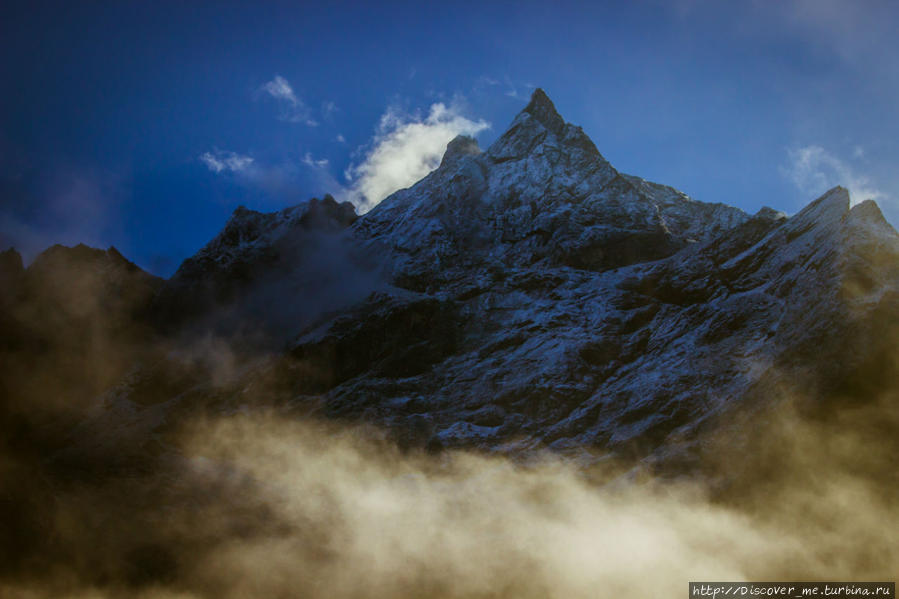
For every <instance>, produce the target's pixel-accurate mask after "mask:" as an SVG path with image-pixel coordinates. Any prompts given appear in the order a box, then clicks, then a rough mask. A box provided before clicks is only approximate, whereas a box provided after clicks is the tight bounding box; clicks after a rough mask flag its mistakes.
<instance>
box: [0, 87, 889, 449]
mask: <svg viewBox="0 0 899 599" xmlns="http://www.w3.org/2000/svg"><path fill="white" fill-rule="evenodd" d="M7 263H8V264H7ZM36 266H38V265H37V263H36V264H35V265H34V266H32V267H31V268H35V267H36ZM20 270H21V269H20V268H18V267H17V266H16V264H15V259H14V257H13V258H8V257H4V259H3V273H4V274H3V276H4V277H13V278H15V277H18V276H20V275H19V274H16V273H18V272H19V271H20ZM29 270H30V269H29ZM7 273H12V274H7ZM235 306H236V307H237V308H235ZM285 306H292V309H286V308H285ZM225 308H227V310H225ZM154 310H155V318H156V321H157V322H160V321H162V322H164V323H165V324H166V325H167V327H164V329H165V330H170V329H171V327H172V326H174V325H177V326H179V327H184V326H194V325H196V323H198V322H204V323H206V324H209V323H212V325H215V324H216V323H219V324H220V323H221V322H223V321H225V320H227V319H228V318H237V319H238V320H240V321H241V322H252V323H254V324H253V326H254V327H256V326H257V325H258V326H263V325H265V324H266V323H268V325H269V326H270V328H272V329H275V330H277V332H278V333H279V334H280V335H281V337H279V339H280V340H281V341H282V342H284V341H288V342H287V343H286V351H278V352H274V353H271V354H268V356H267V357H266V358H265V359H264V360H262V361H261V362H259V361H255V362H250V361H247V362H245V363H243V366H242V367H241V368H233V369H231V372H230V378H229V379H228V382H226V383H223V382H222V381H221V380H219V379H216V380H215V381H213V380H212V378H214V377H212V376H211V375H209V372H208V371H203V372H205V374H203V373H200V374H197V373H194V374H192V375H190V376H185V378H184V380H183V381H182V382H177V383H172V385H170V386H168V387H165V388H166V389H168V390H167V391H166V393H167V394H168V395H166V396H165V397H164V398H158V399H156V400H152V401H147V400H146V397H144V396H145V395H147V393H145V392H144V391H141V390H140V384H138V383H135V382H134V380H139V379H140V377H138V379H133V380H131V381H130V382H128V383H127V384H123V385H122V386H120V387H119V388H117V389H114V390H113V391H111V392H110V395H109V396H108V398H112V399H108V401H107V405H108V406H109V410H110V411H109V412H108V413H106V415H105V416H103V415H101V416H97V418H98V420H97V422H98V423H99V422H102V423H105V424H104V425H103V426H104V427H106V426H107V425H108V423H109V418H110V416H109V415H110V414H127V415H128V419H129V421H134V422H136V421H140V420H141V414H142V413H143V412H142V410H143V409H144V408H140V407H139V406H140V405H147V404H153V405H152V407H147V408H146V410H147V412H146V413H147V414H148V415H147V417H146V418H147V419H150V420H152V422H158V423H165V422H171V421H174V420H176V419H175V418H174V416H173V414H174V413H175V412H177V411H178V410H189V409H191V408H190V406H191V405H192V402H193V403H196V404H198V405H203V406H204V408H203V409H215V410H220V411H221V410H224V411H227V410H230V409H236V406H240V405H244V404H247V403H248V402H254V401H255V402H260V401H262V402H265V403H267V404H268V403H272V404H276V405H279V406H281V407H282V408H284V409H287V410H288V411H290V410H295V411H298V412H303V413H309V412H311V413H315V414H319V415H324V416H328V417H336V418H346V419H353V420H355V419H365V420H368V421H372V422H375V423H377V424H379V425H383V426H385V427H387V428H388V429H390V430H392V431H394V432H395V434H396V436H397V438H398V439H400V440H401V441H402V442H403V443H404V444H406V445H419V446H422V447H427V448H429V449H438V448H440V447H453V446H465V447H477V448H481V449H485V450H491V451H505V452H521V451H528V450H531V449H535V448H545V447H549V448H552V449H554V450H556V451H559V452H568V453H573V454H577V455H580V456H583V457H585V458H587V459H589V458H591V457H596V456H600V455H604V454H607V453H616V454H625V455H629V456H636V457H644V456H648V455H652V454H655V455H657V456H658V455H661V456H664V455H665V454H666V452H670V451H673V448H675V447H682V446H684V445H686V446H688V447H689V446H690V444H691V443H694V442H696V441H697V440H698V439H700V438H701V432H702V430H703V427H704V426H706V424H707V423H709V422H711V421H713V420H715V419H716V418H720V417H722V416H724V415H727V414H729V413H731V411H732V410H736V409H739V408H740V407H741V406H748V405H754V404H758V403H760V402H764V401H770V400H772V398H774V397H775V396H776V395H777V393H779V392H781V391H783V390H784V389H789V388H797V387H801V388H802V390H803V392H804V393H806V394H808V395H809V396H814V397H861V396H864V395H868V394H876V393H877V392H878V390H879V389H882V388H884V386H886V385H889V384H892V381H894V380H896V379H897V378H899V372H897V364H896V361H895V360H894V359H893V357H892V356H893V355H894V351H895V343H896V339H899V331H897V330H895V328H896V326H897V323H899V236H897V234H896V231H895V230H894V229H893V228H892V227H891V226H890V225H889V224H888V223H887V222H886V221H885V220H884V219H883V216H882V215H881V213H880V211H879V209H878V208H877V206H876V204H874V203H873V202H870V201H867V202H863V203H861V204H859V205H857V206H854V207H851V208H850V198H849V195H848V193H847V191H846V190H845V189H843V188H835V189H833V190H831V191H829V192H828V193H826V194H825V195H824V196H822V197H821V198H819V199H817V200H815V201H814V202H812V203H811V204H810V205H809V206H807V207H806V208H805V209H804V210H802V211H801V212H799V213H798V214H796V215H794V216H792V217H789V218H788V217H787V216H786V215H784V214H783V213H780V212H777V211H775V210H772V209H770V208H764V209H762V210H760V211H759V212H758V213H757V214H756V215H753V216H750V215H748V214H745V213H744V212H742V211H741V210H739V209H736V208H732V207H729V206H725V205H723V204H706V203H702V202H697V201H694V200H692V199H690V198H689V197H687V196H686V195H684V194H683V193H681V192H679V191H677V190H675V189H673V188H671V187H667V186H664V185H660V184H656V183H651V182H648V181H645V180H643V179H641V178H639V177H634V176H631V175H624V174H621V173H619V172H618V171H616V170H615V169H614V168H613V167H612V165H611V164H609V162H608V161H607V160H606V159H605V158H604V157H603V156H602V155H601V154H600V153H599V151H597V149H596V147H595V146H594V144H593V143H592V142H591V141H590V139H589V138H588V137H587V136H586V135H585V134H584V132H583V131H582V130H581V129H580V128H579V127H576V126H574V125H571V124H568V123H566V122H565V121H564V120H563V119H562V117H561V116H559V114H558V113H557V112H556V110H555V107H554V106H553V104H552V102H551V101H550V100H549V98H548V97H547V96H546V95H545V94H544V93H543V91H542V90H539V89H538V90H537V91H536V92H535V93H534V95H533V97H532V99H531V101H530V103H529V104H528V105H527V107H526V108H525V109H524V110H523V111H522V112H521V113H520V114H519V115H518V116H517V117H515V119H514V120H513V121H512V124H511V125H510V127H509V129H508V130H507V131H506V132H505V133H504V134H503V135H502V136H501V137H500V138H499V139H497V140H496V142H494V143H493V144H492V145H491V146H490V147H489V148H488V149H487V150H485V151H483V152H481V151H480V150H479V148H478V147H477V143H476V142H475V140H473V139H471V138H467V137H459V138H456V139H455V140H453V141H452V142H450V144H449V145H448V147H447V152H446V155H445V156H444V158H443V161H442V162H441V164H440V166H439V168H437V169H436V170H435V171H433V172H432V173H430V174H429V175H428V176H426V177H425V178H424V179H422V180H421V181H420V182H418V183H417V184H415V185H414V186H412V187H410V188H408V189H404V190H400V191H398V192H396V193H394V194H393V195H391V196H390V197H388V198H387V199H385V200H384V201H383V202H381V203H380V204H379V205H378V206H376V207H375V208H374V209H373V210H371V211H370V212H369V213H367V214H365V215H364V216H362V217H358V218H357V217H356V215H355V212H354V211H353V210H352V207H351V206H349V205H348V204H338V203H337V202H335V201H334V200H333V199H330V198H325V199H324V200H322V201H318V200H312V201H310V202H308V203H305V204H301V205H300V206H297V207H294V208H289V209H286V210H283V211H281V212H278V213H274V214H260V213H257V212H252V211H249V210H246V209H238V210H237V211H236V212H235V213H234V215H233V216H232V217H231V219H230V220H229V222H228V223H227V225H226V226H225V228H224V230H223V231H222V232H221V233H220V234H219V235H218V236H217V237H216V238H215V239H213V240H212V241H211V242H210V243H209V244H207V246H206V247H204V248H203V249H202V250H201V251H200V252H199V253H198V254H197V255H196V256H194V257H192V258H190V259H188V260H187V261H185V263H184V264H183V265H182V266H181V268H180V269H179V270H178V272H177V273H176V274H175V276H174V277H173V278H172V279H171V280H169V281H168V282H166V283H165V285H164V287H163V288H162V289H161V291H159V293H158V294H157V296H156V300H155V303H154ZM254 310H255V311H254ZM235 314H236V315H237V316H235ZM248 319H249V320H248ZM272 323H274V324H272ZM182 330H183V329H182ZM281 349H282V350H283V346H282V347H281ZM154 388H155V387H154ZM187 390H190V392H189V393H188V392H186V391H187ZM138 397H141V398H142V399H140V400H138V399H137V398H138ZM210 406H211V407H210ZM151 414H152V416H150V415H151ZM150 420H148V421H150ZM85 426H89V423H88V424H87V425H85ZM154 426H156V425H153V426H150V425H147V426H144V427H143V428H144V429H147V430H150V431H153V430H155V428H154ZM159 426H164V424H159ZM148 434H150V433H148Z"/></svg>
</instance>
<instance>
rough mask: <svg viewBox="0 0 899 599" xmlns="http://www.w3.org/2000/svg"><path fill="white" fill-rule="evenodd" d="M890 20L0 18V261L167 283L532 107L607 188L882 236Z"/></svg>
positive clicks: (511, 6) (398, 15)
mask: <svg viewBox="0 0 899 599" xmlns="http://www.w3.org/2000/svg"><path fill="white" fill-rule="evenodd" d="M260 4H261V5H260ZM896 7H897V5H896V4H895V3H890V2H876V1H874V2H842V1H837V0H785V1H784V2H741V3H734V2H714V1H705V0H681V1H676V0H675V1H666V2H654V1H644V2H620V3H611V2H610V3H567V4H566V3H562V4H557V3H553V4H550V3H547V2H534V3H528V2H521V1H516V2H495V3H489V4H488V5H487V6H481V3H462V2H442V3H423V2H414V3H412V2H410V3H389V2H385V3H339V2H331V3H302V2H294V3H249V2H245V3H236V2H208V3H200V2H195V3H194V2H191V3H182V2H155V3H149V2H124V1H122V2H109V3H106V2H54V3H46V2H37V1H29V2H23V3H16V2H13V3H10V2H6V3H4V6H3V8H0V51H2V59H0V61H2V62H0V78H2V89H3V93H2V94H0V118H2V128H0V245H2V246H9V245H15V246H16V247H18V248H20V249H21V250H22V251H23V253H24V254H25V256H26V259H30V258H32V257H33V256H34V255H35V253H36V252H38V251H40V250H41V249H43V248H44V247H46V246H47V245H50V244H52V243H54V242H61V243H66V244H73V243H77V242H79V241H84V242H86V243H88V244H91V245H96V246H102V247H106V246H109V245H115V246H116V247H118V248H119V249H120V250H121V251H122V252H123V253H124V254H125V255H126V256H128V257H130V258H132V259H133V260H135V261H136V262H137V263H138V264H140V265H141V266H143V267H145V268H148V269H149V270H151V271H153V272H156V273H157V274H162V275H169V274H171V272H173V270H174V269H175V268H176V267H177V265H178V264H179V263H180V261H181V260H182V259H184V258H185V257H187V256H188V255H190V254H192V253H193V252H195V251H196V250H197V249H199V248H200V247H201V246H202V245H203V244H204V243H205V242H206V241H207V240H208V239H209V238H210V237H212V236H213V235H214V234H215V233H216V232H217V231H218V230H219V229H220V228H221V227H222V225H223V224H224V222H225V220H226V219H227V216H228V215H229V214H230V212H231V211H232V210H233V209H234V208H235V207H236V206H237V205H239V204H244V205H246V206H248V207H251V208H256V209H260V210H274V209H278V208H281V207H284V206H287V205H290V204H294V203H296V202H298V201H301V200H304V199H307V198H308V197H311V196H313V195H317V196H320V195H321V194H322V193H324V192H326V191H330V192H332V193H334V194H335V195H338V196H340V195H343V197H347V198H356V199H358V198H361V197H364V195H360V194H365V193H369V192H368V190H370V189H374V188H378V189H387V188H389V187H390V185H391V184H393V183H394V182H396V181H402V180H403V177H409V176H412V175H413V174H415V173H418V172H419V171H420V169H421V168H422V165H427V164H430V163H431V162H432V161H433V156H432V154H433V152H434V150H433V147H434V144H438V145H439V144H445V140H444V138H445V137H446V136H448V135H453V134H455V133H456V132H459V131H472V132H477V137H478V139H479V141H480V142H481V145H482V147H483V146H486V145H488V144H489V143H490V142H491V141H492V140H493V139H495V138H496V136H498V135H499V134H500V133H502V131H503V130H504V129H505V127H506V126H507V125H508V123H509V121H511V119H512V118H513V117H514V115H515V114H516V113H517V112H518V111H519V110H520V109H521V108H522V107H523V106H524V104H525V103H526V101H527V97H528V95H529V94H530V91H531V89H532V87H533V86H534V85H537V86H540V87H543V88H544V89H545V90H546V91H547V93H548V94H549V95H550V97H551V98H552V99H553V100H554V101H555V103H556V106H557V108H558V109H559V111H560V112H561V113H562V115H563V116H564V117H565V118H566V120H569V121H571V122H574V123H576V124H579V125H581V126H583V127H584V129H585V131H586V132H587V133H588V134H589V135H590V136H591V137H592V138H593V140H594V141H595V142H596V144H597V146H598V147H599V149H600V151H601V152H603V154H604V155H605V156H606V158H608V159H609V160H610V161H611V162H612V164H614V165H615V166H616V167H618V168H619V170H622V171H624V172H628V173H632V174H637V175H640V176H643V177H646V178H648V179H652V180H655V181H659V182H661V183H667V184H670V185H674V186H675V187H678V188H679V189H682V190H683V191H685V192H687V193H688V194H690V195H691V196H693V197H694V198H696V199H698V200H703V201H721V202H726V203H730V204H733V205H736V206H739V207H741V208H743V209H745V210H747V211H750V212H754V211H756V210H758V208H760V207H761V206H763V205H770V206H772V207H775V208H778V209H781V210H784V211H786V212H795V211H796V210H798V209H799V208H801V206H802V205H804V204H805V203H807V202H808V201H810V200H811V199H813V198H814V197H815V194H817V193H820V192H821V191H823V190H824V189H826V188H827V187H830V186H832V185H835V184H838V183H841V184H843V185H846V186H848V187H849V188H850V190H851V191H852V192H853V194H854V195H855V199H863V198H866V197H875V198H876V199H877V200H878V203H880V205H881V206H882V208H883V209H884V212H885V213H886V215H887V217H888V218H889V219H890V220H891V221H892V222H893V223H894V224H895V223H897V222H899V206H897V198H899V176H897V171H896V169H895V165H896V164H897V158H899V118H897V111H896V105H897V103H899V102H897V100H899V38H897V36H896V34H895V32H896V30H897V26H899V9H897V8H896ZM435 104H442V105H443V109H442V110H441V109H437V112H434V109H433V108H432V107H433V105H435ZM429 117H430V118H429ZM481 121H483V122H484V123H489V125H490V127H489V128H485V127H483V126H482V125H479V123H481ZM417 123H420V124H418V125H417ZM417 153H418V154H422V155H423V156H424V158H421V157H419V156H418V154H417ZM410 165H411V166H410ZM397 168H398V169H400V170H399V172H400V174H399V175H397V176H394V178H390V176H387V174H385V173H388V171H391V169H394V170H395V169H397ZM348 169H349V174H350V175H351V176H350V179H349V180H348V179H347V178H346V175H345V173H346V172H347V170H348ZM385 177H386V179H385ZM397 177H399V178H398V179H397ZM385 186H386V187H385ZM369 199H370V200H376V199H377V198H369Z"/></svg>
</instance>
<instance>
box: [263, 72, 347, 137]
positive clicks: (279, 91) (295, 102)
mask: <svg viewBox="0 0 899 599" xmlns="http://www.w3.org/2000/svg"><path fill="white" fill-rule="evenodd" d="M259 92H261V93H264V94H268V95H269V96H271V97H272V98H274V99H275V101H276V102H278V104H280V107H281V114H280V115H279V116H278V118H280V119H281V120H282V121H288V122H291V123H304V124H306V125H308V126H310V127H317V126H318V122H317V121H316V120H315V119H313V118H312V111H311V110H309V107H308V106H306V103H305V102H303V99H302V98H300V97H299V96H297V94H296V92H294V91H293V87H292V86H291V85H290V82H289V81H287V79H285V78H284V77H282V76H281V75H275V78H274V79H272V80H271V81H267V82H266V83H263V84H262V86H261V87H260V88H259ZM329 104H331V105H332V106H333V107H334V108H335V109H336V108H337V107H336V105H333V102H331V103H329Z"/></svg>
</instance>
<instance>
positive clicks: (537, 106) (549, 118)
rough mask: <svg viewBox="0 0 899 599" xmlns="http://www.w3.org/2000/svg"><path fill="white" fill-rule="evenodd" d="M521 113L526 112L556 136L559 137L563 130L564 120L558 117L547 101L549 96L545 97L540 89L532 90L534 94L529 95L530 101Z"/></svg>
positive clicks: (553, 106) (551, 103) (552, 106)
mask: <svg viewBox="0 0 899 599" xmlns="http://www.w3.org/2000/svg"><path fill="white" fill-rule="evenodd" d="M522 112H527V113H528V114H530V115H531V116H533V117H534V118H535V119H537V120H538V121H540V123H542V124H543V126H544V127H546V128H547V129H549V130H550V131H552V132H553V133H555V134H556V135H561V134H562V131H563V130H564V129H565V119H563V118H562V117H561V115H559V113H558V111H557V110H556V107H555V105H553V102H552V100H550V99H549V96H547V95H546V92H544V91H543V89H542V88H539V87H538V88H537V89H535V90H534V93H533V94H531V101H530V102H528V105H527V106H525V107H524V110H523V111H522Z"/></svg>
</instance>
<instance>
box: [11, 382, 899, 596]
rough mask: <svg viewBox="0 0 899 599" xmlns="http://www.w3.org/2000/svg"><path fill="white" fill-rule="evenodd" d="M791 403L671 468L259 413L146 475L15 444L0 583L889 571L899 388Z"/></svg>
mask: <svg viewBox="0 0 899 599" xmlns="http://www.w3.org/2000/svg"><path fill="white" fill-rule="evenodd" d="M790 405H791V406H794V407H790V408H782V409H781V410H780V411H779V412H778V413H777V414H773V415H772V414H768V415H766V416H765V417H764V418H763V419H761V420H760V419H755V420H754V421H753V423H748V422H747V423H742V424H741V427H740V429H739V430H740V431H742V432H741V433H740V434H735V433H734V430H730V431H728V432H726V433H722V436H730V437H731V438H730V439H723V438H720V437H719V438H716V439H714V440H713V441H710V442H709V445H708V455H707V456H705V459H704V460H703V468H702V472H699V471H697V472H696V476H695V477H693V478H690V479H681V480H678V481H672V480H671V479H668V478H665V479H664V480H663V479H659V478H657V477H654V476H653V475H652V474H650V473H649V472H648V471H647V470H646V469H645V468H640V467H639V466H638V467H636V468H632V469H629V470H627V471H626V472H625V474H623V475H622V474H621V472H622V471H621V465H620V464H617V465H615V466H611V465H609V466H593V467H592V468H590V469H584V468H581V467H577V466H575V465H574V464H571V463H567V462H564V461H562V460H560V459H558V458H557V457H553V456H551V455H548V454H547V455H544V456H542V457H540V458H538V459H531V460H528V461H527V462H521V461H514V460H512V459H510V458H508V457H501V456H490V455H478V454H474V453H469V452H458V451H453V452H444V453H442V454H439V455H429V454H426V453H424V452H416V451H412V452H401V451H400V450H398V449H397V447H396V445H395V444H394V443H392V442H391V441H390V440H389V439H388V438H387V436H386V435H385V434H384V433H382V432H381V431H378V430H376V429H373V428H359V427H351V426H346V425H340V424H337V423H334V422H327V423H326V422H316V421H311V420H302V419H300V420H298V419H296V418H294V417H286V416H285V415H284V413H283V412H279V411H272V410H265V411H259V412H256V413H250V414H240V413H235V414H232V415H230V416H211V417H210V416H206V417H196V418H193V419H191V420H190V421H189V422H185V423H183V425H182V426H179V427H178V430H177V432H176V433H172V435H171V437H169V438H168V439H167V440H166V447H160V448H159V450H158V453H157V456H156V458H157V459H156V460H155V462H154V467H153V468H151V469H149V470H146V471H144V472H139V471H135V472H131V473H130V474H127V475H123V474H116V475H114V476H105V477H99V478H95V479H93V480H90V481H86V480H77V481H75V480H69V481H66V482H62V481H58V480H57V481H53V480H51V479H50V478H49V476H48V475H47V474H46V473H44V474H37V475H34V473H33V471H27V470H26V465H25V464H22V463H18V464H16V463H15V462H14V460H11V459H9V458H7V459H4V462H3V464H4V469H3V479H4V480H5V481H6V482H5V484H4V487H5V488H6V489H7V490H6V491H5V492H4V495H3V497H4V504H3V509H4V512H5V513H4V517H3V520H4V522H8V523H10V525H11V526H8V527H7V532H6V533H5V534H6V535H7V538H6V546H5V549H4V553H5V555H4V557H5V559H4V560H3V566H2V575H0V595H2V596H4V597H36V598H37V597H60V596H72V597H148V598H157V597H560V598H561V597H565V598H572V597H575V598H576V597H618V596H628V597H657V596H660V595H665V596H669V595H672V594H679V593H682V592H686V590H685V589H686V583H687V581H690V580H743V579H745V580H835V579H850V580H865V579H891V576H894V575H895V568H896V565H897V564H899V552H897V547H899V543H897V541H899V532H897V531H899V507H897V505H896V503H895V501H894V493H895V489H896V488H897V486H896V473H895V471H894V468H893V467H892V466H891V460H892V458H893V457H894V456H895V455H897V454H896V449H897V447H896V444H897V442H896V440H895V435H894V434H893V435H892V436H883V435H885V434H887V433H889V432H893V433H894V432H895V431H896V430H897V429H896V424H897V422H899V420H897V419H896V412H897V411H896V409H895V407H896V402H895V397H884V398H882V400H881V401H877V402H873V403H869V404H867V405H865V406H864V407H857V408H856V409H855V410H851V411H850V412H849V413H848V415H842V416H840V417H839V418H835V419H826V421H825V419H822V418H820V417H816V418H812V419H809V418H806V417H804V416H803V415H801V414H800V413H799V412H800V410H799V409H797V408H795V405H796V402H790ZM765 422H767V424H765ZM750 425H751V426H750ZM747 426H750V428H746V427H747ZM878 431H879V432H878ZM701 481H702V482H701ZM11 488H12V489H13V491H12V493H10V489H11ZM17 493H18V497H16V494H17ZM16 499H18V505H16ZM16 509H18V510H19V513H16V512H15V510H16ZM10 510H13V511H12V512H10ZM10 533H12V535H13V536H12V537H10V536H8V535H9V534H10Z"/></svg>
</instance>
